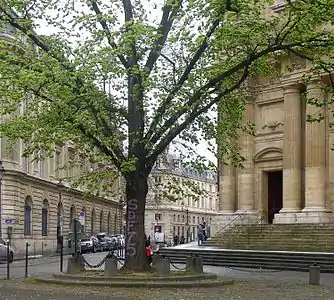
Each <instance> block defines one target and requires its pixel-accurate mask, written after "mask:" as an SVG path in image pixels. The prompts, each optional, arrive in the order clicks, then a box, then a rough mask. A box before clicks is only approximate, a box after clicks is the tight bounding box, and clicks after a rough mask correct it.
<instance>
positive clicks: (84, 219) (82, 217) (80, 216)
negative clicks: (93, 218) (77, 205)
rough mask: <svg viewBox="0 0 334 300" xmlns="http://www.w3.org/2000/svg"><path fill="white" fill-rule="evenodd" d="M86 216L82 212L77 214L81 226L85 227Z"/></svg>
mask: <svg viewBox="0 0 334 300" xmlns="http://www.w3.org/2000/svg"><path fill="white" fill-rule="evenodd" d="M85 221H86V216H85V212H84V211H83V210H82V211H81V212H80V214H79V222H80V224H81V225H82V226H85Z"/></svg>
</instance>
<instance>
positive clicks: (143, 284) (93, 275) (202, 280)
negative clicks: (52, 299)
mask: <svg viewBox="0 0 334 300" xmlns="http://www.w3.org/2000/svg"><path fill="white" fill-rule="evenodd" d="M161 261H162V262H163V261H164V259H162V260H161ZM159 266H160V267H162V266H165V267H166V265H165V263H160V265H159ZM34 281H35V282H41V283H49V284H62V285H69V286H73V285H77V286H78V285H79V286H99V287H122V288H198V287H212V286H223V285H226V284H232V283H233V280H230V279H226V278H218V277H217V275H216V274H207V273H203V274H189V273H187V272H182V271H170V272H169V276H163V277H162V276H156V274H150V273H147V274H146V275H145V274H143V273H138V275H136V274H132V275H129V276H125V275H123V274H120V273H118V274H116V275H114V276H111V277H105V275H104V272H103V271H101V272H100V274H98V273H97V272H96V271H94V272H90V271H86V272H81V273H80V274H74V275H70V274H55V275H54V276H53V277H52V278H35V280H34Z"/></svg>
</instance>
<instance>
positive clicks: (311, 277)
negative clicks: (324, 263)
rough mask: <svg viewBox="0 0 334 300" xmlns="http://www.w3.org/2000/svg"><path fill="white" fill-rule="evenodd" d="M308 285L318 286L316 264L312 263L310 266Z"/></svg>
mask: <svg viewBox="0 0 334 300" xmlns="http://www.w3.org/2000/svg"><path fill="white" fill-rule="evenodd" d="M309 284H311V285H319V284H320V266H318V265H317V264H316V263H314V265H313V266H310V273H309Z"/></svg>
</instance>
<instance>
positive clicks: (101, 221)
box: [100, 211, 103, 232]
mask: <svg viewBox="0 0 334 300" xmlns="http://www.w3.org/2000/svg"><path fill="white" fill-rule="evenodd" d="M100 232H103V211H101V212H100Z"/></svg>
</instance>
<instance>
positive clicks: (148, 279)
mask: <svg viewBox="0 0 334 300" xmlns="http://www.w3.org/2000/svg"><path fill="white" fill-rule="evenodd" d="M217 277H218V276H217V275H216V274H211V273H206V274H193V275H190V274H189V275H178V276H168V277H158V276H155V277H153V276H149V277H140V276H138V277H136V276H121V275H120V276H113V277H103V276H101V277H96V276H95V277H94V276H80V275H69V274H55V275H54V277H53V278H54V279H56V280H63V281H65V280H66V281H67V280H70V281H71V280H72V281H85V282H88V283H89V281H91V282H105V281H111V282H119V281H122V283H124V282H138V283H139V282H154V283H158V282H164V281H165V282H170V281H174V282H178V283H181V282H189V281H201V280H203V281H204V280H217Z"/></svg>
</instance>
